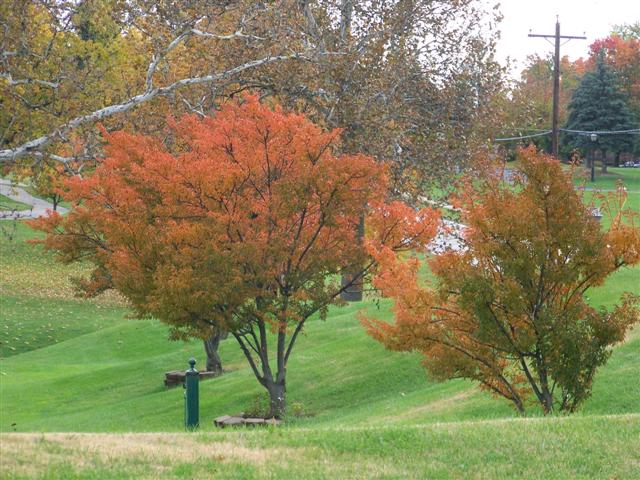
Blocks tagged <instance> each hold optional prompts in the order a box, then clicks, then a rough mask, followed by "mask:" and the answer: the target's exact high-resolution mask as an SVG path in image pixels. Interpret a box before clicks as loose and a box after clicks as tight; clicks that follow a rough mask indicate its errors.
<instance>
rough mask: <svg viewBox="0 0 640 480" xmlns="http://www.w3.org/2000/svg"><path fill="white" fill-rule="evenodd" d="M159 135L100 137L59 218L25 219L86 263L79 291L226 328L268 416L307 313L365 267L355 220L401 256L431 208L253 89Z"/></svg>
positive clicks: (424, 233) (277, 402) (181, 329)
mask: <svg viewBox="0 0 640 480" xmlns="http://www.w3.org/2000/svg"><path fill="white" fill-rule="evenodd" d="M170 130H171V136H172V137H173V139H174V140H173V144H172V145H171V147H170V148H169V147H166V146H164V145H163V144H162V143H161V142H160V141H159V140H158V139H156V138H150V137H145V136H136V135H130V134H126V133H123V132H118V133H114V134H106V133H105V135H106V138H107V140H108V145H107V146H106V153H107V155H106V158H105V159H104V161H103V162H101V164H100V166H99V167H98V168H97V169H96V171H95V173H94V174H93V175H91V176H90V177H88V178H84V179H81V178H72V179H70V180H68V181H67V182H66V188H67V190H68V192H67V193H66V196H67V199H69V200H71V201H72V202H74V208H73V209H72V211H71V212H70V213H69V215H68V216H66V217H62V216H60V215H57V214H52V215H51V216H50V217H49V218H46V219H42V220H39V221H36V222H34V223H33V224H34V225H35V226H36V227H37V228H39V229H41V230H44V231H45V232H47V233H48V236H47V238H46V240H44V245H45V246H46V247H47V248H49V249H53V250H55V251H56V252H58V254H59V256H60V258H61V259H62V260H64V261H67V262H70V261H77V260H87V259H88V260H90V261H91V262H93V264H94V265H95V269H94V271H93V274H92V275H91V277H90V278H88V279H86V280H85V281H83V282H81V286H82V288H83V290H84V292H85V293H87V294H89V295H91V294H95V293H98V292H100V291H102V290H104V289H106V288H115V289H117V290H118V291H120V292H121V293H122V294H123V295H124V296H125V297H126V298H127V299H128V300H129V302H130V303H131V306H132V307H133V308H134V309H135V311H136V313H137V315H138V316H140V317H144V316H153V317H155V318H158V319H160V320H161V321H163V322H166V323H168V324H169V325H171V326H172V327H173V329H174V333H175V334H176V335H182V336H200V337H205V336H206V335H207V332H209V331H210V329H211V327H212V326H215V327H221V328H223V329H225V330H228V331H229V332H230V333H231V334H232V335H233V336H234V337H235V339H236V340H237V341H238V343H239V345H240V348H241V349H242V351H243V352H244V354H245V356H246V358H247V361H248V362H249V365H250V366H251V368H252V370H253V372H254V374H255V376H256V378H257V379H258V381H259V382H260V383H261V385H263V386H264V387H265V388H266V389H267V390H268V392H269V394H270V397H271V406H272V411H271V413H272V414H273V415H276V416H280V415H282V413H283V412H284V408H285V378H286V366H287V362H288V360H289V357H290V354H291V352H292V349H293V347H294V344H295V342H296V339H297V337H298V335H299V334H300V332H301V331H302V329H303V326H304V324H305V321H306V320H307V319H308V318H309V317H310V316H311V315H313V314H315V313H317V312H319V313H320V315H321V316H324V315H325V314H326V309H327V307H328V306H329V305H330V304H333V303H337V302H339V296H340V293H341V291H342V290H343V289H345V288H348V287H349V286H350V285H348V284H347V285H341V284H340V274H341V273H343V272H345V271H347V272H349V273H350V274H351V275H352V277H351V278H352V281H358V280H359V279H361V278H362V277H363V276H365V275H366V274H367V273H368V272H369V271H370V270H371V269H372V267H373V266H374V261H373V260H372V259H371V257H370V256H369V255H368V254H367V253H366V251H365V249H364V247H363V244H362V242H361V241H358V239H357V235H358V228H357V227H358V224H359V223H360V219H361V218H362V217H366V224H367V235H368V237H369V238H370V239H371V240H372V241H375V242H376V243H377V244H380V245H383V246H384V248H387V249H390V250H391V251H401V250H408V249H411V248H415V247H419V248H421V247H424V245H425V244H426V243H427V242H428V241H429V240H430V239H431V238H432V237H433V235H434V234H435V230H436V227H437V221H438V216H437V214H436V213H435V212H433V211H431V210H423V211H421V212H416V211H415V210H414V209H412V208H410V207H409V206H407V205H405V204H403V203H400V202H391V203H388V202H387V201H386V196H387V186H388V176H387V171H386V168H385V167H384V166H383V165H381V164H379V163H377V162H376V161H374V160H373V159H372V158H370V157H365V156H362V155H348V156H346V155H343V156H339V155H337V154H336V153H335V152H336V148H337V147H338V146H339V133H340V132H339V131H337V130H334V131H330V132H324V131H322V130H321V129H320V128H319V127H317V126H316V125H314V124H313V123H311V122H310V121H308V120H307V119H306V118H305V117H304V116H301V115H294V114H288V113H285V112H284V111H282V110H281V109H280V108H275V109H273V110H272V109H270V108H268V107H266V106H264V105H262V104H261V103H260V102H259V100H258V98H257V97H255V96H247V97H244V98H243V99H242V100H240V101H237V102H236V101H234V102H231V103H229V104H227V105H226V106H225V107H223V108H222V109H221V111H219V112H217V113H216V115H215V117H205V118H199V117H196V116H185V117H183V118H182V119H181V120H178V121H175V122H172V124H171V125H170ZM354 272H355V275H354ZM271 354H273V359H272V358H271V357H270V355H271Z"/></svg>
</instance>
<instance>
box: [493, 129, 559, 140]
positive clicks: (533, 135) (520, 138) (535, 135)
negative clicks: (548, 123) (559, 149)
mask: <svg viewBox="0 0 640 480" xmlns="http://www.w3.org/2000/svg"><path fill="white" fill-rule="evenodd" d="M550 133H552V131H551V130H546V131H544V132H542V133H534V134H532V135H522V136H520V137H509V138H495V139H494V140H493V141H494V142H509V141H511V140H522V139H525V138H533V137H543V136H545V135H549V134H550Z"/></svg>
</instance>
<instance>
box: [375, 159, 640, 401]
mask: <svg viewBox="0 0 640 480" xmlns="http://www.w3.org/2000/svg"><path fill="white" fill-rule="evenodd" d="M520 156H521V162H522V163H521V171H520V172H519V174H518V175H516V176H515V177H514V183H515V184H514V185H508V184H505V183H503V182H501V181H500V179H495V178H494V179H491V178H489V179H486V180H484V181H481V182H480V181H475V182H473V183H469V184H468V185H467V186H466V187H465V188H464V189H463V190H462V193H461V194H460V196H459V199H458V200H459V206H460V208H461V216H462V221H463V222H464V224H465V225H466V231H465V234H464V248H463V249H460V250H458V251H451V250H450V251H447V252H445V253H442V254H440V255H437V256H435V257H433V258H432V259H430V261H429V266H430V268H431V271H432V273H433V275H434V277H435V280H434V281H433V282H426V281H423V280H422V279H421V278H420V275H419V272H420V263H419V262H418V261H417V260H415V259H413V260H411V261H405V260H403V259H402V258H401V257H400V256H398V255H397V254H396V253H395V252H392V251H391V250H389V249H388V248H386V247H385V246H380V245H375V243H371V244H370V245H369V248H370V249H371V251H372V252H373V254H374V256H375V257H376V258H377V259H378V260H379V262H380V264H381V269H380V272H379V274H378V275H377V278H376V280H375V282H376V285H377V286H378V287H379V288H380V289H381V290H382V291H383V292H384V293H385V294H386V295H388V296H390V297H392V298H393V299H394V300H395V301H396V304H395V322H394V323H393V324H389V323H385V322H381V321H378V320H375V319H367V318H363V323H364V324H365V326H366V327H367V329H368V331H369V333H370V334H371V335H372V336H373V337H374V338H376V339H377V340H379V341H381V342H382V343H383V344H385V345H386V346H387V347H388V348H390V349H394V350H416V351H419V352H421V353H422V354H423V356H424V364H425V366H426V368H427V369H428V371H429V372H430V373H431V374H432V375H434V377H436V378H438V379H442V380H444V379H451V378H467V379H471V380H474V381H476V382H478V383H479V384H480V387H481V388H483V389H485V390H488V391H490V392H492V393H494V394H497V395H498V396H501V397H504V398H506V399H508V400H510V401H511V402H512V404H513V405H514V406H515V408H516V409H517V410H518V411H519V412H521V413H524V412H525V409H526V407H527V405H528V404H529V402H530V401H533V403H534V404H535V403H536V402H537V403H539V405H541V407H542V409H543V410H544V412H545V413H549V412H553V411H566V412H572V411H574V410H575V409H576V408H577V407H578V406H579V405H580V404H581V403H582V402H583V401H584V400H585V399H586V398H587V397H588V396H589V394H590V392H591V388H592V383H593V378H594V374H595V372H596V369H597V368H598V367H599V366H601V365H603V364H604V363H605V362H606V360H607V359H608V357H609V355H610V353H611V347H612V346H613V345H614V344H616V343H618V342H621V341H623V340H624V337H625V332H627V331H628V330H629V328H630V327H631V326H632V325H633V324H634V323H636V322H638V320H639V313H638V300H639V299H638V296H637V295H633V294H631V293H627V294H625V295H623V296H622V298H621V301H620V302H619V305H617V306H615V308H613V309H611V310H605V309H599V310H598V309H596V308H593V307H592V306H590V305H589V304H588V303H587V301H586V298H585V294H586V293H587V291H588V290H589V289H591V288H593V287H596V286H599V285H602V284H603V282H604V281H605V279H606V278H607V277H608V276H609V275H610V274H611V273H613V272H615V271H616V270H618V269H620V268H622V267H624V266H628V265H633V264H637V263H638V262H639V261H640V229H639V228H638V226H637V225H636V224H634V221H635V219H634V218H635V217H634V213H633V212H630V211H625V210H624V208H620V207H624V202H623V200H624V197H625V192H624V190H622V189H621V190H620V191H619V192H618V195H617V197H616V198H617V199H618V200H619V201H618V202H615V201H612V202H611V203H610V204H609V205H608V209H607V211H608V212H610V213H611V217H612V218H611V226H610V227H609V228H608V230H606V231H603V230H602V229H601V228H600V225H599V223H598V221H597V220H596V219H594V218H593V216H592V215H591V212H590V210H589V209H590V207H589V206H588V205H586V204H585V202H583V198H582V196H581V194H580V193H579V192H577V191H576V190H575V189H574V187H573V184H572V181H571V176H570V173H568V172H565V171H563V169H562V167H561V165H560V164H559V163H558V162H557V161H556V160H554V159H552V158H551V157H548V156H546V155H544V154H541V153H538V152H536V151H535V149H528V150H524V151H522V152H521V154H520ZM614 204H617V207H616V205H614ZM635 215H637V214H635Z"/></svg>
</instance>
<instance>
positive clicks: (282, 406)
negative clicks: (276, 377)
mask: <svg viewBox="0 0 640 480" xmlns="http://www.w3.org/2000/svg"><path fill="white" fill-rule="evenodd" d="M265 387H266V389H267V391H268V392H269V407H270V410H269V417H275V418H283V417H284V414H285V411H286V398H285V396H286V387H285V382H284V380H282V382H267V384H266V385H265Z"/></svg>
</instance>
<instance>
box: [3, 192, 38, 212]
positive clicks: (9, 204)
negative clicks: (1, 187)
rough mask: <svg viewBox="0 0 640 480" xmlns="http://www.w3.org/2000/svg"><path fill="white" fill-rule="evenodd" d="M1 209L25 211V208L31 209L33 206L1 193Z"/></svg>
mask: <svg viewBox="0 0 640 480" xmlns="http://www.w3.org/2000/svg"><path fill="white" fill-rule="evenodd" d="M0 210H9V211H13V210H16V211H23V210H31V207H30V206H29V205H27V204H26V203H22V202H16V201H15V200H13V199H11V198H9V197H7V196H6V195H2V194H1V193H0Z"/></svg>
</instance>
